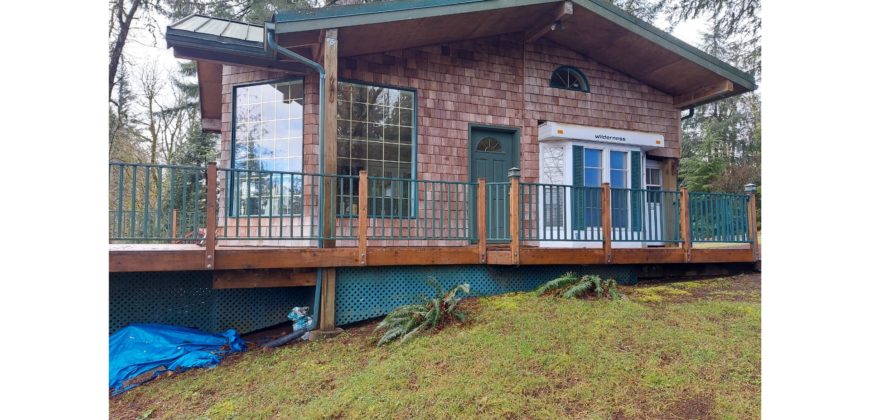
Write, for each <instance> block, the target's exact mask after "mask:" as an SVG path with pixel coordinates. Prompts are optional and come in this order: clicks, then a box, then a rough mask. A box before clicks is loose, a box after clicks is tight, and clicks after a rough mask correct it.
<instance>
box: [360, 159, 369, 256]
mask: <svg viewBox="0 0 870 420" xmlns="http://www.w3.org/2000/svg"><path fill="white" fill-rule="evenodd" d="M357 219H358V220H359V225H358V226H359V265H366V254H367V251H368V235H369V174H368V172H366V171H359V214H358V216H357Z"/></svg>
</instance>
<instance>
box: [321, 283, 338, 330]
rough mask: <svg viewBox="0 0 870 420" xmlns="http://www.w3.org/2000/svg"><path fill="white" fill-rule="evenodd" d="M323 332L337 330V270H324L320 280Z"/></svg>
mask: <svg viewBox="0 0 870 420" xmlns="http://www.w3.org/2000/svg"><path fill="white" fill-rule="evenodd" d="M318 325H319V328H320V329H321V330H323V331H331V330H334V329H335V268H324V269H323V275H322V277H321V279H320V322H318Z"/></svg>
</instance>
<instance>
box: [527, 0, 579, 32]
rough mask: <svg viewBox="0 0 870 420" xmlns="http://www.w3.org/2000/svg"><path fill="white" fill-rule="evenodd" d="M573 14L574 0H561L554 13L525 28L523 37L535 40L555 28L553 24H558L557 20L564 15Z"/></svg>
mask: <svg viewBox="0 0 870 420" xmlns="http://www.w3.org/2000/svg"><path fill="white" fill-rule="evenodd" d="M573 14H574V2H571V1H566V2H563V3H562V4H561V5H560V6H559V8H558V9H557V10H556V12H555V13H553V14H552V15H550V16H549V17H548V18H547V19H545V20H544V21H543V22H541V23H538V24H537V25H535V26H533V27H531V28H529V29H528V30H526V34H525V39H526V42H535V41H537V40H538V39H540V38H541V37H543V36H544V35H547V34H548V33H550V31H552V30H554V29H555V26H556V25H558V23H559V21H561V20H562V19H564V18H565V17H566V16H570V15H573Z"/></svg>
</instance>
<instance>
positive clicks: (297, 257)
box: [109, 244, 758, 277]
mask: <svg viewBox="0 0 870 420" xmlns="http://www.w3.org/2000/svg"><path fill="white" fill-rule="evenodd" d="M216 252H217V258H216V260H215V262H216V263H217V264H216V267H215V268H216V270H251V269H258V270H262V269H291V268H294V269H299V268H318V267H322V268H335V267H355V266H358V262H357V255H358V252H359V250H358V249H357V248H356V247H347V248H327V249H324V248H310V249H306V248H269V249H264V248H256V247H251V248H244V249H239V248H236V249H221V248H218V249H217V251H216ZM479 252H480V250H479V248H478V246H477V245H468V246H456V247H369V248H368V249H367V254H368V255H367V256H366V261H367V265H368V266H396V265H471V264H480V253H479ZM605 252H606V251H605V249H604V248H538V247H522V250H521V254H520V255H521V256H522V262H523V263H524V264H526V265H566V264H570V265H579V264H607V263H611V264H679V263H685V262H686V261H685V255H686V254H685V250H684V249H681V248H613V249H611V250H610V251H609V252H610V258H609V259H608V258H607V255H606V253H605ZM204 257H205V249H203V248H202V247H199V246H196V245H111V246H110V250H109V271H110V272H134V271H140V272H144V271H188V270H203V265H202V261H203V259H204ZM691 260H692V261H691V262H692V263H725V262H755V261H757V260H758V259H757V258H756V257H755V254H754V250H753V249H752V247H751V246H750V245H748V244H747V245H746V246H745V247H743V248H719V249H697V248H695V249H692V254H691ZM486 261H487V262H486V264H490V265H515V263H514V261H513V258H512V252H511V251H510V249H508V248H500V249H490V250H488V251H487V256H486ZM291 277H292V276H291Z"/></svg>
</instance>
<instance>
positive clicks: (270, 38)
mask: <svg viewBox="0 0 870 420" xmlns="http://www.w3.org/2000/svg"><path fill="white" fill-rule="evenodd" d="M274 19H275V16H274V15H272V20H273V21H272V22H265V23H264V28H263V29H264V30H265V31H266V33H265V35H266V42H264V43H263V46H264V47H265V48H266V53H267V55H272V54H271V53H272V52H273V51H274V53H277V54H281V55H283V56H285V57H288V58H291V59H293V60H296V61H298V62H300V63H302V64H304V65H306V66H308V67H311V68H312V69H314V70H317V73H319V74H320V88H319V89H318V91H317V95H318V98H319V104H320V112H319V115H318V124H317V131H318V133H317V143H318V144H319V147H320V170H321V174H322V172H323V127H324V123H325V118H324V116H325V115H326V95H324V92H325V91H326V69H324V68H323V66H321V65H320V63H318V62H316V61H313V60H309V59H307V58H305V57H303V56H301V55H299V54H297V53H295V52H293V51H290V50H288V49H286V48H284V47H282V46H280V45H278V43H277V42H275V22H274ZM276 61H277V59H276ZM325 180H326V177H324V176H321V178H320V183H319V187H318V191H319V192H318V196H319V197H320V201H321V202H322V201H323V182H324V181H325ZM318 209H319V210H318V211H319V213H318V215H319V219H318V220H319V223H318V226H319V228H318V229H319V230H320V235H318V238H317V247H318V248H323V206H322V205H320V206H318ZM322 279H323V268H318V269H317V284H316V286H315V288H314V305H312V306H314V311H312V312H313V313H312V316H313V317H314V328H317V326H318V325H317V324H318V322H319V320H320V295H321V294H322V288H321V282H322Z"/></svg>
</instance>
